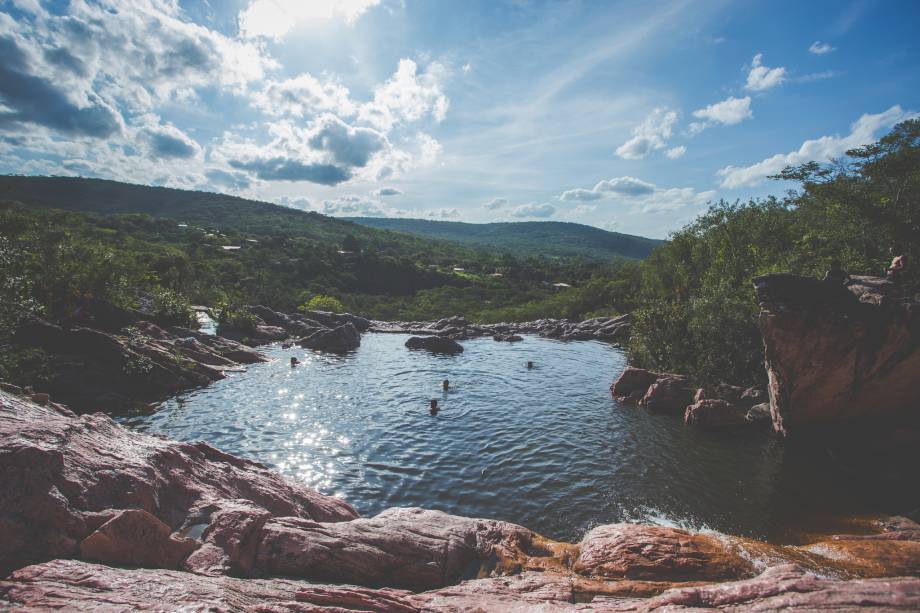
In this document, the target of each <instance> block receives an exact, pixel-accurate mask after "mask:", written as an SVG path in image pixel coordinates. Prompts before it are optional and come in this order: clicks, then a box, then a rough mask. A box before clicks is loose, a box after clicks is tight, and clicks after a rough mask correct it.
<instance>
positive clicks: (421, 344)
mask: <svg viewBox="0 0 920 613" xmlns="http://www.w3.org/2000/svg"><path fill="white" fill-rule="evenodd" d="M406 347H408V348H409V349H424V350H425V351H430V352H432V353H447V354H453V353H463V345H461V344H460V343H458V342H457V341H455V340H453V339H450V338H447V337H444V336H413V337H412V338H410V339H409V340H407V341H406Z"/></svg>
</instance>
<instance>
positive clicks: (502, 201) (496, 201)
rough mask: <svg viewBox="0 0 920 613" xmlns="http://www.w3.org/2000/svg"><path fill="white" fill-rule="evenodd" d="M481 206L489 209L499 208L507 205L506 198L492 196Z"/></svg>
mask: <svg viewBox="0 0 920 613" xmlns="http://www.w3.org/2000/svg"><path fill="white" fill-rule="evenodd" d="M483 206H484V207H485V208H487V209H489V210H490V211H494V210H496V209H501V208H504V207H506V206H508V199H507V198H492V199H491V200H489V201H488V202H486V203H485V204H484V205H483Z"/></svg>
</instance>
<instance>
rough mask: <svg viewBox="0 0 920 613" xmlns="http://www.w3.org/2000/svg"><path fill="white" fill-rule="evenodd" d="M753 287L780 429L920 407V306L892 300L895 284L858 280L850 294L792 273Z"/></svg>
mask: <svg viewBox="0 0 920 613" xmlns="http://www.w3.org/2000/svg"><path fill="white" fill-rule="evenodd" d="M754 285H755V288H756V290H757V295H758V299H759V301H760V309H761V311H760V330H761V333H762V334H763V339H764V348H765V359H766V365H767V375H768V379H769V390H768V391H769V393H770V403H771V411H772V414H773V424H774V428H775V429H776V430H777V431H779V432H789V431H791V430H795V429H802V428H808V427H816V426H822V425H828V424H836V423H841V422H845V421H849V420H854V419H857V418H864V417H872V418H873V419H874V420H875V421H880V420H881V419H888V418H890V417H891V416H894V415H898V414H907V413H909V412H910V411H912V410H914V409H916V407H917V406H920V385H917V373H920V308H918V305H917V304H911V303H906V302H898V301H893V300H890V299H889V296H888V295H886V292H889V291H890V290H891V284H890V283H888V282H887V281H885V280H883V279H875V278H873V277H854V283H852V284H851V285H850V286H848V287H847V288H846V289H849V290H850V291H849V292H848V291H846V289H844V288H842V287H829V286H828V285H827V284H822V283H821V282H820V281H818V280H817V279H811V278H807V277H800V276H797V275H788V274H787V275H767V276H765V277H758V278H757V279H755V280H754Z"/></svg>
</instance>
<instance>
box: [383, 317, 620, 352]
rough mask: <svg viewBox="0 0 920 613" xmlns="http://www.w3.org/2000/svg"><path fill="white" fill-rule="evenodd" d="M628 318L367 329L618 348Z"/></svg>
mask: <svg viewBox="0 0 920 613" xmlns="http://www.w3.org/2000/svg"><path fill="white" fill-rule="evenodd" d="M631 325H632V315H631V314H628V313H627V314H626V315H620V316H617V317H594V318H592V319H586V320H584V321H571V320H568V319H537V320H535V321H526V322H512V323H497V324H474V323H471V322H469V321H467V320H466V318H465V317H463V316H462V315H455V316H453V317H447V318H445V319H439V320H438V321H372V322H370V328H369V330H370V331H371V332H382V333H392V334H415V335H419V336H438V337H443V338H449V339H452V340H455V341H462V340H469V339H474V338H481V337H484V336H491V337H492V338H493V339H494V340H496V341H504V342H507V341H511V342H515V341H520V340H523V339H521V337H520V336H518V335H520V334H538V335H540V336H543V337H545V338H554V339H559V340H564V341H587V340H598V341H603V342H607V343H612V344H615V345H620V344H623V343H625V342H626V341H627V340H629V334H630V330H631Z"/></svg>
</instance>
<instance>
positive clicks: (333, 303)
mask: <svg viewBox="0 0 920 613" xmlns="http://www.w3.org/2000/svg"><path fill="white" fill-rule="evenodd" d="M301 310H302V311H331V312H332V313H344V312H345V305H343V304H342V301H341V300H339V299H338V298H335V297H334V296H325V295H323V294H318V295H316V296H313V297H312V298H310V299H309V300H308V301H307V302H306V304H304V305H303V307H301Z"/></svg>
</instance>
